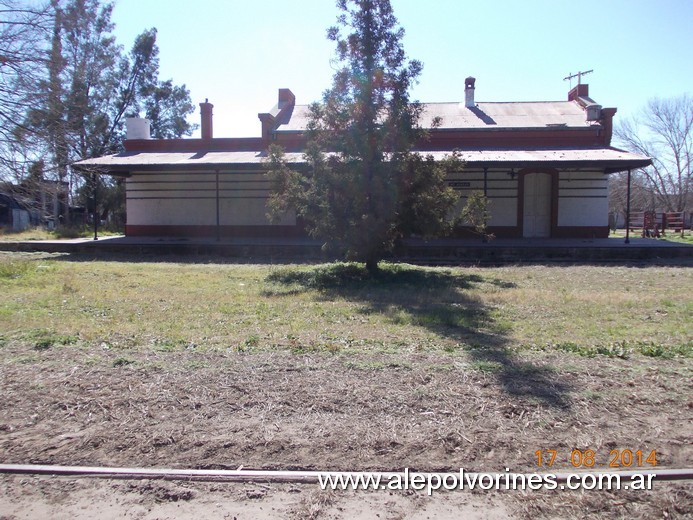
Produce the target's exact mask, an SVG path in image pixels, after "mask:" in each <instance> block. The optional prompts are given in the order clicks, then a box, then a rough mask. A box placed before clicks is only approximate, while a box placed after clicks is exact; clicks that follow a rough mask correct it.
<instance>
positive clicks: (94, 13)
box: [25, 0, 195, 204]
mask: <svg viewBox="0 0 693 520" xmlns="http://www.w3.org/2000/svg"><path fill="white" fill-rule="evenodd" d="M51 9H52V12H53V22H54V23H53V27H52V31H51V38H50V43H49V45H48V49H49V50H48V59H47V60H46V67H45V74H44V76H43V78H41V79H40V80H39V82H38V87H37V89H36V90H37V91H38V92H39V95H38V96H36V97H35V99H34V102H33V103H32V106H31V108H30V109H29V110H28V111H27V116H26V124H25V126H26V127H28V128H30V129H31V130H32V131H33V135H34V136H35V137H36V136H38V137H39V138H38V139H34V146H35V149H36V150H37V152H36V153H37V154H39V153H40V152H38V150H39V149H40V148H41V147H44V148H45V153H41V154H40V155H45V156H48V157H49V158H50V161H49V164H47V167H46V172H47V173H48V174H52V177H53V178H54V179H56V180H59V181H65V180H66V179H68V178H69V179H70V186H71V192H72V193H73V194H75V195H76V194H81V195H80V196H81V197H82V198H84V196H85V194H87V193H95V192H96V191H97V190H100V189H108V188H109V185H110V184H112V183H110V182H109V181H108V180H104V179H101V178H99V177H96V176H89V175H88V176H86V177H85V178H81V177H69V173H70V170H69V169H68V165H69V164H70V163H72V162H74V161H77V160H80V159H85V158H89V157H96V156H101V155H104V154H107V153H113V152H116V151H118V150H119V149H120V148H121V147H122V144H121V143H122V137H123V134H124V122H125V118H126V117H128V116H136V115H140V113H141V112H142V111H144V112H146V113H148V114H149V112H152V114H151V115H152V116H153V117H154V118H155V120H154V121H153V125H155V126H156V127H157V128H159V127H161V128H162V129H163V130H162V133H164V135H166V136H167V137H180V136H182V135H189V134H190V133H192V131H193V130H194V128H195V127H194V125H191V124H189V123H187V121H186V117H187V115H188V114H190V113H192V112H193V110H194V107H193V105H192V102H191V101H190V95H189V92H188V90H187V89H186V88H185V86H175V85H173V83H172V80H168V81H159V78H158V75H159V61H158V54H159V49H158V47H157V45H156V36H157V31H156V29H153V28H152V29H149V30H146V31H144V32H142V34H140V35H139V36H138V37H137V38H136V40H135V42H134V44H133V46H132V49H131V50H130V52H129V53H125V52H124V50H123V48H122V47H121V46H120V45H119V44H118V43H117V42H116V40H115V37H114V35H113V28H114V25H113V22H112V20H111V16H112V12H113V3H111V2H103V1H102V0H51ZM157 103H161V105H162V107H165V110H160V113H153V112H154V111H153V110H152V108H151V107H152V106H153V105H156V104H157ZM155 135H156V134H155ZM85 181H86V182H87V183H88V186H87V189H86V190H85V189H81V187H82V184H84V182H85ZM104 183H105V184H104ZM84 202H85V201H82V203H83V204H84Z"/></svg>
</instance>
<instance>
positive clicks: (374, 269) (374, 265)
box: [366, 258, 380, 276]
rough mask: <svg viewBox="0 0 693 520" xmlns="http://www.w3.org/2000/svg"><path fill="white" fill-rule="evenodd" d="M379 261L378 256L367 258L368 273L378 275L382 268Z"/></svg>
mask: <svg viewBox="0 0 693 520" xmlns="http://www.w3.org/2000/svg"><path fill="white" fill-rule="evenodd" d="M378 262H379V260H378V259H377V258H369V259H368V260H366V270H367V271H368V274H370V275H371V276H377V275H378V273H379V272H380V269H379V268H378Z"/></svg>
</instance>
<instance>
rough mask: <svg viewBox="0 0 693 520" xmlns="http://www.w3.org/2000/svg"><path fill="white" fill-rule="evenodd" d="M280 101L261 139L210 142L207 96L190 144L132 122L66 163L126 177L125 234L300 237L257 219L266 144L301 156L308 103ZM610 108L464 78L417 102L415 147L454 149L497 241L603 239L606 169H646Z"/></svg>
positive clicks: (455, 181)
mask: <svg viewBox="0 0 693 520" xmlns="http://www.w3.org/2000/svg"><path fill="white" fill-rule="evenodd" d="M278 97H279V99H278V102H277V104H276V105H275V106H274V107H273V108H272V110H270V111H269V112H266V113H260V114H258V116H259V119H260V122H261V135H260V136H259V137H247V138H227V139H224V138H216V137H214V136H213V131H212V108H213V105H212V104H210V103H208V102H207V101H205V102H204V103H201V104H200V107H201V117H202V119H201V137H200V138H199V139H166V140H155V139H150V136H149V126H148V122H147V121H146V120H144V119H130V120H128V127H127V138H126V140H125V143H124V147H125V151H124V152H122V153H119V154H116V155H111V156H106V157H98V158H94V159H88V160H84V161H81V162H78V163H76V164H75V165H74V167H75V168H77V169H80V170H83V171H98V172H101V173H104V174H108V175H116V176H122V177H126V179H127V180H126V194H127V195H126V197H127V225H126V234H127V235H131V236H231V237H240V236H243V237H271V236H276V237H287V236H304V235H305V231H304V228H303V226H302V225H301V223H300V222H297V220H296V218H294V217H293V216H291V215H288V216H286V218H285V219H284V220H283V221H281V222H279V223H277V224H271V223H270V222H269V221H268V219H267V217H266V213H267V209H266V201H267V196H268V193H269V189H270V181H269V179H268V178H267V175H266V164H265V163H264V159H265V158H266V156H267V148H268V146H269V145H270V144H272V143H276V144H279V145H282V146H283V147H284V148H285V150H286V151H287V153H286V157H287V159H288V160H289V162H292V163H296V164H300V163H302V162H303V154H302V150H303V147H304V145H305V130H306V125H307V123H308V120H309V106H308V105H298V104H296V98H295V96H294V94H293V93H292V92H291V91H290V90H289V89H279V96H278ZM615 113H616V109H615V108H602V107H601V106H600V105H598V104H597V103H596V102H595V101H593V100H592V99H591V98H590V97H589V90H588V85H586V84H578V85H577V86H576V87H574V88H573V89H571V90H570V92H569V94H568V99H567V100H566V101H545V102H535V101H532V102H500V103H499V102H477V101H476V100H475V79H474V78H471V77H470V78H467V80H466V81H465V91H464V100H462V101H454V102H450V103H424V104H423V116H422V120H421V124H422V125H423V126H427V127H429V128H430V127H433V126H434V125H433V122H434V121H435V120H437V121H439V122H440V124H439V125H437V126H435V127H434V128H433V129H432V130H431V132H430V138H429V139H428V140H427V141H426V142H422V143H420V145H419V147H418V148H419V150H420V151H421V152H422V153H425V154H431V155H432V156H433V157H440V158H442V157H444V156H445V155H446V154H449V153H450V152H451V151H452V150H458V151H459V152H460V153H461V157H462V159H464V160H465V161H466V166H465V168H464V169H463V170H462V171H460V172H457V173H454V174H452V175H450V177H449V179H448V182H449V183H450V185H451V186H452V187H453V188H454V189H455V190H457V191H459V194H460V198H461V202H463V201H464V199H465V198H466V197H467V196H468V195H469V194H470V193H471V192H472V191H474V190H481V191H483V192H484V193H485V194H486V195H487V196H488V197H489V199H490V201H491V205H490V210H491V215H492V217H491V222H490V225H489V231H490V232H492V233H494V234H495V235H496V236H497V237H553V238H559V237H587V238H593V237H606V236H607V235H608V233H609V221H608V183H609V174H611V173H615V172H621V171H627V170H628V169H634V168H640V167H644V166H647V165H649V164H650V159H649V158H648V157H644V156H641V155H637V154H633V153H630V152H626V151H623V150H619V149H617V148H614V147H612V146H611V135H612V127H613V117H614V114H615Z"/></svg>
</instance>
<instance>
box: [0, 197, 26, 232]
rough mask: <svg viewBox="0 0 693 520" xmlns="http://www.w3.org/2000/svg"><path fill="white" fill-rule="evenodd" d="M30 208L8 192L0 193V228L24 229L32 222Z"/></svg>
mask: <svg viewBox="0 0 693 520" xmlns="http://www.w3.org/2000/svg"><path fill="white" fill-rule="evenodd" d="M33 223H34V222H33V219H32V213H31V211H30V209H29V208H28V207H27V206H26V205H25V204H23V203H22V202H21V201H19V200H18V199H17V198H15V197H14V196H12V195H11V194H10V193H0V228H5V229H8V230H10V231H24V230H25V229H27V228H28V227H29V226H31V225H32V224H33Z"/></svg>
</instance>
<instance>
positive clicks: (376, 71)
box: [269, 0, 461, 273]
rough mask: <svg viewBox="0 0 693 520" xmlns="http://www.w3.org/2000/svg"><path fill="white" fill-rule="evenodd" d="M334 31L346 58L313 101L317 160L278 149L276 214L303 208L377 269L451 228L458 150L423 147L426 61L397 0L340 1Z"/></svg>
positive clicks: (310, 149) (320, 234) (312, 226)
mask: <svg viewBox="0 0 693 520" xmlns="http://www.w3.org/2000/svg"><path fill="white" fill-rule="evenodd" d="M337 6H338V8H339V9H340V11H341V14H340V16H339V17H338V18H337V26H335V27H331V28H330V29H328V33H327V34H328V38H329V39H330V40H332V41H334V42H335V43H336V61H337V63H338V65H339V68H338V70H337V72H336V73H335V75H334V78H333V83H332V87H331V88H330V89H328V90H327V91H326V92H325V93H324V95H323V99H322V103H316V104H314V105H312V107H311V119H310V122H309V124H308V129H307V137H308V144H307V149H306V152H305V159H306V162H307V165H306V167H305V168H301V169H293V170H292V169H291V168H289V166H288V165H287V163H286V161H285V160H284V156H283V152H282V150H281V149H279V148H278V147H272V148H271V149H270V153H269V165H270V175H271V177H272V179H273V180H274V189H273V192H272V195H271V197H270V202H269V206H270V215H271V216H272V217H274V218H275V219H276V218H278V217H279V216H280V215H282V214H284V213H286V212H287V211H291V210H293V211H295V212H296V215H297V216H298V217H300V218H302V219H303V220H304V221H305V222H306V225H307V228H308V231H309V233H310V234H311V235H312V236H314V237H316V238H319V239H323V240H325V241H326V244H325V245H326V247H327V248H329V249H331V250H333V251H336V252H337V253H339V254H341V255H344V257H346V258H347V259H353V260H357V261H362V262H365V263H366V267H367V269H368V270H369V271H370V272H371V273H375V272H377V269H378V262H379V261H380V260H381V259H382V258H383V257H384V255H385V254H387V252H389V251H390V250H391V249H392V248H393V246H394V244H395V242H396V240H397V239H398V238H401V237H403V236H407V235H410V234H413V233H416V234H420V235H426V236H432V235H436V234H441V233H444V232H446V231H447V230H448V229H449V227H450V226H451V221H450V219H449V218H448V217H449V215H450V212H451V210H452V208H453V206H454V204H455V203H456V202H457V200H458V197H457V196H456V194H455V192H454V191H453V190H452V189H450V188H449V187H448V186H447V184H446V182H445V175H446V172H448V171H449V170H451V169H453V168H460V167H461V164H460V161H459V160H458V159H457V157H456V156H455V155H454V154H453V155H452V156H451V157H450V158H449V159H448V160H446V161H443V162H435V161H434V160H433V159H432V158H431V157H422V156H421V155H419V154H417V153H415V152H414V147H415V145H416V144H417V143H418V142H420V141H421V140H423V139H425V137H426V131H425V130H424V129H422V128H420V126H419V124H418V123H419V119H420V116H421V112H422V106H421V105H420V104H419V103H416V102H412V101H411V100H410V95H409V90H410V88H411V87H412V85H413V84H414V83H415V82H416V81H417V78H418V77H419V75H420V73H421V70H422V64H421V63H420V62H419V61H416V60H411V61H409V60H408V59H407V56H406V54H405V52H404V48H403V46H402V37H403V36H404V30H403V29H402V28H401V27H399V26H398V23H397V19H396V18H395V16H394V14H393V11H392V7H391V6H390V2H389V0H340V1H338V2H337Z"/></svg>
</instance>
